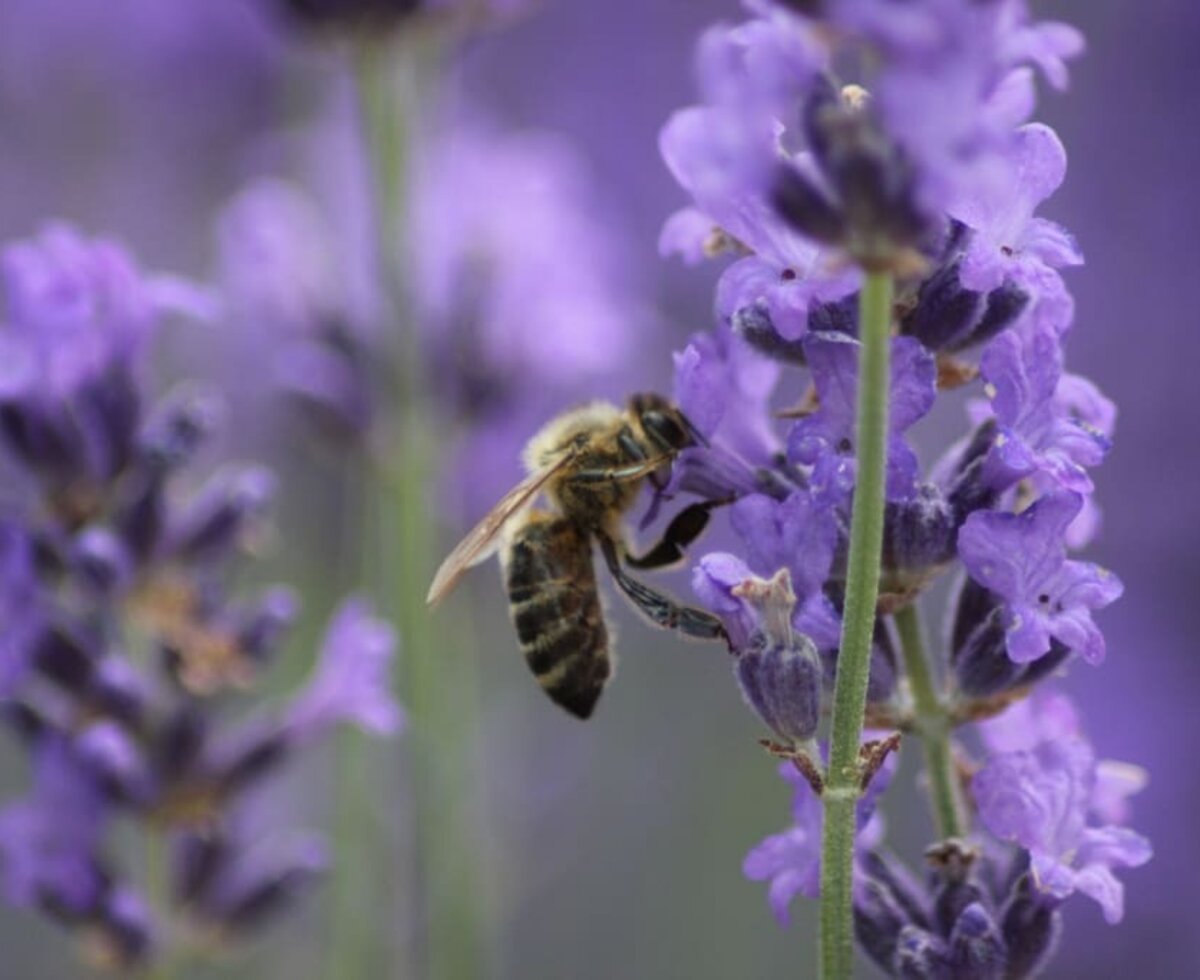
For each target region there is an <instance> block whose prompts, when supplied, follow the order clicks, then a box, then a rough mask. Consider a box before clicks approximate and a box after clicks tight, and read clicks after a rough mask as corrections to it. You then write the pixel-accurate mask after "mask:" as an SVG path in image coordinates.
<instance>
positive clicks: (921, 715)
mask: <svg viewBox="0 0 1200 980" xmlns="http://www.w3.org/2000/svg"><path fill="white" fill-rule="evenodd" d="M894 618H895V621H896V629H897V631H898V632H899V634H900V653H901V656H902V657H903V658H904V672H905V674H906V676H907V677H908V683H909V687H910V689H911V690H912V696H913V707H914V708H915V709H916V725H917V731H918V732H919V733H920V735H921V743H922V745H923V746H924V749H925V766H926V768H927V769H928V771H929V796H930V806H931V807H932V809H933V818H934V822H935V823H936V825H937V831H938V836H939V837H941V838H946V837H961V836H962V834H963V813H964V812H965V811H964V810H963V801H962V790H961V787H960V784H959V781H958V770H957V768H956V766H955V763H954V751H953V749H952V748H951V743H950V731H951V725H950V719H949V717H948V715H947V714H946V709H945V707H944V706H943V705H942V702H941V701H940V700H939V698H938V694H937V689H936V686H935V680H934V676H933V670H932V666H931V664H930V662H929V656H928V654H927V653H926V645H925V634H924V629H923V628H922V625H921V613H920V610H919V609H918V608H917V606H916V604H915V603H914V604H910V605H907V606H905V607H904V608H903V609H901V610H900V611H899V612H897V613H896V615H895V617H894Z"/></svg>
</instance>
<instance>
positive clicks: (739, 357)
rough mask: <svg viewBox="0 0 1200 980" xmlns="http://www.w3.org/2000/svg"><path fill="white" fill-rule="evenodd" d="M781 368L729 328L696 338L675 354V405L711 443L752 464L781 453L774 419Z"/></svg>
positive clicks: (766, 462)
mask: <svg viewBox="0 0 1200 980" xmlns="http://www.w3.org/2000/svg"><path fill="white" fill-rule="evenodd" d="M778 380H779V365H778V364H776V363H775V362H774V361H770V360H768V359H767V358H764V357H762V356H761V355H760V354H758V353H757V352H755V351H754V350H753V349H752V348H751V347H750V346H749V345H748V344H746V343H745V342H744V341H742V340H740V339H739V338H738V337H736V336H734V335H733V333H732V332H731V331H729V330H727V329H721V330H718V331H716V332H714V333H711V334H696V335H695V336H693V337H692V338H691V340H690V341H689V343H688V346H687V347H686V348H685V349H684V350H683V352H682V353H678V354H676V355H675V401H676V404H678V405H679V407H680V409H682V411H683V413H684V415H686V416H687V417H688V418H689V419H690V420H691V422H692V424H693V425H695V426H696V428H697V429H698V430H699V431H700V433H701V435H703V436H704V437H705V439H707V440H708V441H709V442H710V443H713V444H716V445H720V446H722V447H724V448H726V449H728V450H729V451H731V452H734V453H736V454H737V455H738V456H740V457H742V458H743V459H744V460H746V461H747V462H749V463H751V464H753V465H758V466H761V465H767V464H768V463H769V462H770V461H771V460H772V459H773V458H774V457H775V455H776V454H777V453H778V452H779V449H780V445H779V438H778V436H776V434H775V432H774V426H773V425H772V420H771V415H770V399H771V394H772V392H773V391H774V390H775V385H776V383H777V382H778Z"/></svg>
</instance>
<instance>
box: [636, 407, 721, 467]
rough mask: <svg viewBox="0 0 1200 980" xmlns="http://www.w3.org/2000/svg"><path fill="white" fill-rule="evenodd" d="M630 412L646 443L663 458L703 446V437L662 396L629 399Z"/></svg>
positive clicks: (685, 417)
mask: <svg viewBox="0 0 1200 980" xmlns="http://www.w3.org/2000/svg"><path fill="white" fill-rule="evenodd" d="M629 410H630V412H631V414H632V415H633V417H634V418H636V419H637V420H638V425H639V426H641V429H642V432H643V433H644V434H645V437H646V441H647V442H648V443H649V444H650V445H651V446H652V447H654V449H655V450H657V451H658V452H660V453H663V454H664V455H665V454H670V453H677V452H679V450H681V449H686V448H687V447H688V446H695V445H703V444H704V441H705V440H704V437H703V436H702V435H701V434H700V433H699V432H697V431H696V427H695V426H694V425H692V423H691V421H690V420H689V419H688V417H687V416H686V415H684V414H683V412H681V411H680V410H679V409H678V408H676V407H675V405H673V404H672V403H671V402H670V401H668V400H667V399H666V398H664V397H663V396H662V395H657V394H655V393H654V392H641V393H640V394H637V395H634V396H633V397H632V398H631V399H630V400H629Z"/></svg>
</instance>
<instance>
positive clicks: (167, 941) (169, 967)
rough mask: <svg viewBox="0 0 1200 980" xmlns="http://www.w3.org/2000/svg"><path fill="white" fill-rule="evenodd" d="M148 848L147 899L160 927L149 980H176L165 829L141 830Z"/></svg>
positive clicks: (151, 825) (144, 826)
mask: <svg viewBox="0 0 1200 980" xmlns="http://www.w3.org/2000/svg"><path fill="white" fill-rule="evenodd" d="M142 833H143V834H144V835H145V844H146V853H145V861H146V868H145V872H146V899H147V901H148V902H149V903H150V908H151V910H152V911H153V913H154V916H155V918H156V919H157V920H158V923H159V929H160V934H159V939H160V943H159V947H158V949H157V950H156V951H155V953H154V954H153V955H154V959H153V960H151V963H150V968H149V970H148V971H147V975H148V977H149V978H150V980H175V978H176V977H177V976H178V972H177V970H176V963H177V960H176V959H175V950H174V949H173V948H172V946H173V943H172V938H173V937H172V936H171V882H170V873H171V862H170V860H169V859H170V854H169V853H168V847H169V840H168V834H167V831H166V829H165V828H163V827H159V826H156V825H154V824H150V823H147V824H145V825H143V827H142Z"/></svg>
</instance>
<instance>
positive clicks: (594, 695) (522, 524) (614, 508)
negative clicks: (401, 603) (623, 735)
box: [427, 393, 728, 718]
mask: <svg viewBox="0 0 1200 980" xmlns="http://www.w3.org/2000/svg"><path fill="white" fill-rule="evenodd" d="M701 444H703V437H702V436H701V435H700V434H699V433H698V432H697V431H696V429H695V427H694V426H693V425H692V423H691V422H690V421H688V419H687V417H686V416H685V415H684V414H683V413H682V412H681V411H680V410H679V409H678V408H677V407H676V406H674V405H673V404H672V403H671V402H670V401H668V400H667V399H665V398H663V397H662V396H661V395H656V394H653V393H643V394H638V395H634V396H633V397H632V398H631V399H630V400H629V402H628V404H627V406H626V407H625V409H624V410H622V409H619V408H617V407H616V406H615V405H612V404H609V403H607V402H593V403H591V404H588V405H584V406H582V407H580V408H576V409H573V410H571V411H569V412H566V413H564V414H563V415H560V416H558V417H557V418H554V419H552V420H551V421H550V422H548V423H547V424H546V425H545V426H543V427H542V429H541V430H540V431H539V432H538V433H537V434H536V435H535V436H534V437H533V439H531V440H530V441H529V444H528V445H527V446H526V447H525V452H524V455H523V461H524V464H525V468H526V470H527V472H528V474H529V475H528V476H526V477H525V479H524V480H522V481H521V482H520V483H519V484H517V486H515V487H513V489H512V490H510V491H509V492H508V493H506V494H505V495H504V496H503V497H502V498H501V499H500V501H499V503H497V504H496V506H495V507H493V508H492V509H491V510H490V511H489V512H488V513H487V515H486V516H484V518H483V519H482V520H481V521H480V522H479V523H478V524H477V525H476V526H475V527H474V528H472V529H471V531H470V532H469V533H468V534H467V535H466V537H464V538H463V539H462V541H461V542H459V544H458V546H457V547H456V548H455V549H454V550H453V551H451V552H450V554H449V556H448V557H447V558H446V560H445V561H444V562H442V565H441V567H440V568H439V569H438V571H437V574H436V575H435V576H434V579H433V584H432V585H431V586H430V588H429V595H428V597H427V601H428V603H429V604H430V605H434V604H435V603H437V602H439V601H440V600H441V599H443V598H445V596H446V595H448V594H449V593H450V592H451V591H452V590H453V589H454V587H455V586H456V585H457V584H458V582H459V581H460V580H461V578H462V576H463V575H464V574H465V573H466V571H467V569H469V568H471V567H472V566H474V565H477V564H479V563H480V562H481V561H483V560H484V559H486V558H487V557H489V556H490V555H491V554H492V553H493V552H495V551H496V550H497V549H499V550H500V561H501V567H502V572H503V576H504V584H505V589H506V590H507V593H508V601H509V608H510V612H511V617H512V621H513V625H514V627H515V628H516V631H517V639H518V642H519V643H520V646H521V650H522V652H523V653H524V655H525V662H526V663H527V664H528V665H529V669H530V670H531V671H532V672H533V674H534V676H535V677H536V678H537V680H538V683H539V684H541V686H542V688H543V689H544V690H545V692H546V693H547V694H548V695H549V696H550V698H551V699H552V700H553V701H554V702H555V703H556V704H558V705H560V706H561V707H563V708H565V709H566V710H567V711H568V712H570V713H571V714H573V715H575V716H576V717H578V718H587V717H589V716H590V715H591V713H592V711H593V709H594V708H595V707H596V702H597V700H599V698H600V694H601V692H602V691H603V690H604V685H605V683H606V682H607V681H608V679H609V677H611V676H612V672H613V660H612V652H611V649H610V644H609V635H608V628H607V626H606V624H605V619H604V610H603V607H602V605H601V601H600V592H599V588H598V585H597V582H596V571H595V567H594V565H593V562H592V547H593V543H595V544H599V546H600V551H601V554H602V555H603V556H604V561H605V564H606V565H607V566H608V570H609V572H610V573H611V575H612V577H613V580H614V581H615V582H616V584H617V586H618V588H619V589H620V590H621V591H622V592H623V593H624V594H625V595H626V596H628V597H629V599H631V600H632V602H633V604H634V605H635V606H636V607H637V608H638V609H639V610H640V611H641V612H642V613H643V614H645V615H646V616H647V617H648V618H649V619H650V620H651V621H653V622H654V623H656V624H657V625H659V626H662V627H665V628H668V629H676V630H679V631H681V632H682V633H684V634H685V635H687V636H693V637H700V638H704V639H724V638H725V630H724V627H723V626H722V625H721V621H720V620H719V619H717V618H716V617H715V616H713V615H711V614H709V613H707V612H704V611H703V610H699V609H693V608H690V607H688V606H681V605H679V604H678V603H677V602H675V600H673V599H672V598H671V597H670V596H668V595H665V594H664V593H662V592H659V591H657V590H656V589H652V588H651V587H649V586H647V585H645V584H644V583H642V582H640V581H638V580H637V579H635V578H633V577H631V576H630V575H629V574H628V572H627V571H626V569H625V566H626V565H628V566H630V567H632V568H639V569H651V568H662V567H665V566H667V565H671V564H674V563H675V562H677V561H679V560H680V559H682V557H683V549H684V548H685V547H687V545H689V544H690V543H691V542H692V541H694V540H695V539H696V538H697V537H698V536H699V535H700V533H701V532H702V531H703V530H704V527H705V525H706V524H707V523H708V519H709V511H710V510H711V509H712V508H713V507H716V506H719V505H721V504H723V503H728V501H724V500H719V501H703V502H699V503H694V504H691V505H690V506H688V507H685V508H684V509H683V510H682V511H680V512H679V513H678V514H677V515H676V516H675V518H674V519H673V520H672V521H671V522H670V523H669V525H668V526H667V528H666V530H665V531H664V533H663V536H662V539H661V540H660V541H659V542H658V543H657V544H656V545H655V546H654V547H652V548H651V549H650V550H649V551H648V552H646V553H645V554H644V555H642V556H640V557H639V556H635V555H632V554H631V553H630V552H629V549H628V547H627V545H626V542H625V535H624V532H623V527H622V524H623V521H622V518H623V516H624V514H625V513H626V512H627V511H628V510H629V509H630V508H631V507H632V506H633V504H634V502H635V501H636V500H637V497H638V493H639V491H640V490H641V488H642V486H643V485H644V483H645V482H646V481H647V480H649V481H651V482H652V483H653V484H654V485H655V486H656V487H661V485H662V484H661V479H662V477H663V476H664V475H665V474H666V473H667V472H668V471H669V469H670V466H671V464H672V462H673V461H674V459H675V457H676V456H678V455H679V453H680V452H682V451H683V450H684V449H686V448H688V447H691V446H697V445H701ZM539 494H544V495H545V496H546V498H547V499H548V500H549V502H550V504H551V507H550V509H540V508H536V507H533V506H532V505H533V502H534V500H535V499H536V498H537V497H538V495H539Z"/></svg>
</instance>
